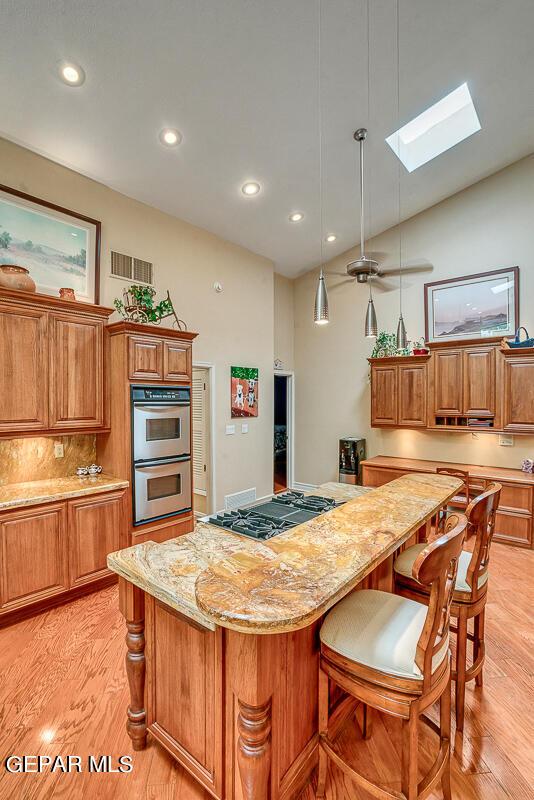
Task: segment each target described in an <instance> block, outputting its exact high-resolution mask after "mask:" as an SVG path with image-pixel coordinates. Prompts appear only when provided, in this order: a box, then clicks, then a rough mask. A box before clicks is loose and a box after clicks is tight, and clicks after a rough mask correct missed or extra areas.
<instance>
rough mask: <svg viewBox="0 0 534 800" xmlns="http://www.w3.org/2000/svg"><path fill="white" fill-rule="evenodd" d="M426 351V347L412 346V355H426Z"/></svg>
mask: <svg viewBox="0 0 534 800" xmlns="http://www.w3.org/2000/svg"><path fill="white" fill-rule="evenodd" d="M428 352H429V351H428V350H427V348H426V347H414V349H413V354H414V356H426V355H428Z"/></svg>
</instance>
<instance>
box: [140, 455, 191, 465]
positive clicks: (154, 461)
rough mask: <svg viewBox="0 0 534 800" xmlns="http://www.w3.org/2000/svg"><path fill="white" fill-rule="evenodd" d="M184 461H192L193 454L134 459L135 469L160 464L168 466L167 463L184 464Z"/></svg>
mask: <svg viewBox="0 0 534 800" xmlns="http://www.w3.org/2000/svg"><path fill="white" fill-rule="evenodd" d="M184 461H191V456H190V455H189V453H188V454H187V455H185V456H180V457H179V458H176V456H172V458H156V459H154V458H151V459H149V460H148V461H143V460H139V461H134V469H137V468H138V467H139V468H141V467H159V466H162V467H164V466H167V464H182V463H183V462H184Z"/></svg>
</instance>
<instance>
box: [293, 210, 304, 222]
mask: <svg viewBox="0 0 534 800" xmlns="http://www.w3.org/2000/svg"><path fill="white" fill-rule="evenodd" d="M303 219H304V214H303V213H302V211H294V212H293V213H292V214H290V215H289V221H290V222H301V220H303Z"/></svg>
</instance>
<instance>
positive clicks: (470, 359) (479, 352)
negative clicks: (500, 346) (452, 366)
mask: <svg viewBox="0 0 534 800" xmlns="http://www.w3.org/2000/svg"><path fill="white" fill-rule="evenodd" d="M495 357H496V348H495V347H473V348H469V349H467V350H464V351H463V390H464V391H463V413H464V414H470V415H473V416H477V417H482V416H488V417H489V416H494V415H495V413H496V410H497V408H496V403H495V389H496V387H495Z"/></svg>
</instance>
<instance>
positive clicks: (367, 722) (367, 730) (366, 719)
mask: <svg viewBox="0 0 534 800" xmlns="http://www.w3.org/2000/svg"><path fill="white" fill-rule="evenodd" d="M356 719H357V720H358V724H359V726H360V730H361V732H362V739H370V738H371V733H372V730H371V724H372V723H371V711H370V709H369V706H368V705H366V703H360V705H359V706H358V708H357V710H356Z"/></svg>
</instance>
